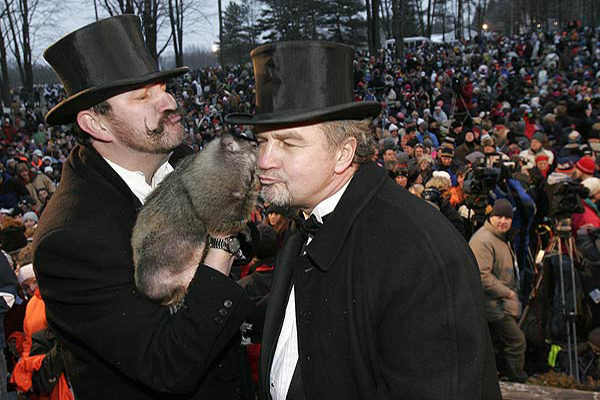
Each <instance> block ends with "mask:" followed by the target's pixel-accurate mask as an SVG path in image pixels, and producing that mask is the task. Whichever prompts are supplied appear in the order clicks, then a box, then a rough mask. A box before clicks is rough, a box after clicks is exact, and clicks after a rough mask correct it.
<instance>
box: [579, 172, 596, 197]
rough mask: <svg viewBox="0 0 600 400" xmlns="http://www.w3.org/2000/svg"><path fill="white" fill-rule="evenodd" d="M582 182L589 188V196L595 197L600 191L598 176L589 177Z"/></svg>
mask: <svg viewBox="0 0 600 400" xmlns="http://www.w3.org/2000/svg"><path fill="white" fill-rule="evenodd" d="M581 184H582V185H583V186H585V187H586V188H588V189H589V191H590V194H589V197H593V196H594V195H595V194H596V193H598V192H600V179H598V178H595V177H592V178H587V179H586V180H584V181H583V182H581Z"/></svg>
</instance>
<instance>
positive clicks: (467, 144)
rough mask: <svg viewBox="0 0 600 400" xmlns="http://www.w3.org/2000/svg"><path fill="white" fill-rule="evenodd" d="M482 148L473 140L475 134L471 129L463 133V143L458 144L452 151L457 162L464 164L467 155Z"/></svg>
mask: <svg viewBox="0 0 600 400" xmlns="http://www.w3.org/2000/svg"><path fill="white" fill-rule="evenodd" d="M482 150H483V148H482V147H481V145H479V144H478V143H477V142H476V141H475V134H474V133H473V131H470V130H469V131H467V132H466V133H465V141H464V142H463V144H461V145H460V146H458V147H457V148H456V150H455V151H454V157H455V159H456V160H457V161H458V162H460V163H462V164H465V163H466V157H467V155H469V154H471V153H473V152H474V151H482Z"/></svg>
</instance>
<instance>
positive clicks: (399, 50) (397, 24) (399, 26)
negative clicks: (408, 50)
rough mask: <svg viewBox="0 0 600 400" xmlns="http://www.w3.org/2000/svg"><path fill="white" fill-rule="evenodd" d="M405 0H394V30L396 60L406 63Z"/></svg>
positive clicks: (401, 63) (402, 63)
mask: <svg viewBox="0 0 600 400" xmlns="http://www.w3.org/2000/svg"><path fill="white" fill-rule="evenodd" d="M404 1H405V0H392V31H393V32H394V39H395V41H396V43H395V45H396V60H397V61H398V62H399V63H400V65H402V66H403V65H404V26H403V20H404V15H403V13H404V8H405V4H404Z"/></svg>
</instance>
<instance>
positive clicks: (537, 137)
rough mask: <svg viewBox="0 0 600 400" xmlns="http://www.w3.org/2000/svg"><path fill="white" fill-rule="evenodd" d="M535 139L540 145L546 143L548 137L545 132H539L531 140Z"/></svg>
mask: <svg viewBox="0 0 600 400" xmlns="http://www.w3.org/2000/svg"><path fill="white" fill-rule="evenodd" d="M533 139H535V140H537V141H538V142H540V143H544V141H545V140H546V135H544V132H542V131H537V132H535V133H534V134H533V136H532V137H531V140H533Z"/></svg>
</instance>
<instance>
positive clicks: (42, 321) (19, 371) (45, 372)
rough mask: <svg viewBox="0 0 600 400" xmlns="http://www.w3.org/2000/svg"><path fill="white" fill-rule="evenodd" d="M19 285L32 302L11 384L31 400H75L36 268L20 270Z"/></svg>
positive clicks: (26, 266)
mask: <svg viewBox="0 0 600 400" xmlns="http://www.w3.org/2000/svg"><path fill="white" fill-rule="evenodd" d="M18 282H19V285H20V286H21V287H22V288H23V290H24V291H25V292H27V294H28V296H29V299H30V300H29V302H28V303H27V309H26V311H25V319H24V320H23V333H24V339H23V344H22V351H21V353H20V354H19V360H18V362H17V364H16V365H15V367H14V369H13V371H12V375H11V382H12V383H13V384H15V386H16V387H17V391H18V392H20V393H21V394H24V395H26V396H27V397H28V398H29V399H31V400H45V399H57V400H73V399H74V396H73V394H72V393H71V390H70V388H69V384H68V383H67V379H66V377H65V374H64V368H65V367H64V361H63V355H62V348H61V347H60V346H59V345H58V343H57V341H56V338H55V336H54V334H52V331H51V329H50V328H49V327H48V323H47V321H46V311H45V305H44V301H43V300H42V296H41V295H40V291H39V289H38V287H37V280H36V278H35V273H34V270H33V265H32V264H27V265H24V266H22V267H21V268H20V269H19V276H18ZM34 338H35V340H34Z"/></svg>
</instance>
